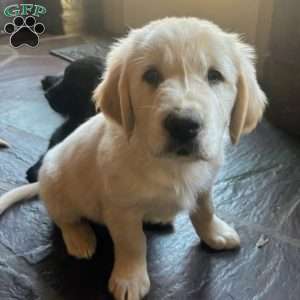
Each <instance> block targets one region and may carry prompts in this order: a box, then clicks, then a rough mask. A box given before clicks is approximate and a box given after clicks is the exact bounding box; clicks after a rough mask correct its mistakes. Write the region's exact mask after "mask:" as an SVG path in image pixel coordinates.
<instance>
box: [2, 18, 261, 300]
mask: <svg viewBox="0 0 300 300" xmlns="http://www.w3.org/2000/svg"><path fill="white" fill-rule="evenodd" d="M253 56H254V55H253V49H252V48H251V47H250V46H248V45H246V44H244V43H242V42H241V41H240V40H239V39H238V37H237V35H235V34H230V33H225V32H224V31H222V30H221V29H220V28H219V27H218V26H216V25H214V24H212V23H210V22H208V21H203V20H199V19H196V18H166V19H162V20H158V21H154V22H151V23H150V24H149V25H147V26H145V27H143V28H140V29H136V30H132V31H130V33H129V34H128V36H127V37H125V38H124V39H121V40H120V41H119V42H118V43H117V44H116V45H114V46H113V48H112V49H111V51H110V53H109V55H108V58H107V64H106V72H105V74H104V78H103V82H102V83H101V84H100V85H99V86H98V87H97V88H96V90H95V93H94V97H95V99H96V103H97V105H98V106H99V107H101V111H102V112H103V113H101V114H99V115H96V116H95V117H93V118H91V119H90V120H89V121H87V122H86V123H84V124H83V125H82V126H80V127H79V128H78V129H77V130H76V131H75V132H74V133H72V134H71V135H70V136H69V137H67V138H66V139H65V140H64V141H63V142H62V143H61V144H59V145H57V146H56V147H55V148H54V149H52V150H50V151H49V152H48V153H47V155H46V157H45V159H44V162H43V165H42V168H41V170H40V173H39V183H36V184H33V185H27V186H25V187H21V188H19V189H17V190H15V191H12V192H10V193H9V194H7V195H5V196H4V197H3V198H2V199H0V205H1V206H0V209H2V210H4V209H5V208H6V207H7V206H9V205H10V204H11V203H13V202H16V201H19V200H20V199H21V198H22V197H24V196H31V195H33V194H35V193H39V194H40V196H41V198H42V199H43V200H44V203H45V205H46V207H47V209H48V212H49V215H50V216H51V218H52V219H53V220H54V222H55V223H56V224H57V225H58V226H59V227H60V229H61V231H62V235H63V238H64V242H65V244H66V247H67V250H68V252H69V253H70V254H71V255H74V256H76V257H79V258H89V257H91V256H92V255H93V253H94V251H95V247H96V236H95V233H94V232H93V230H92V228H91V227H90V225H89V224H88V223H87V222H85V221H83V220H84V219H89V220H93V221H95V222H98V223H102V224H105V225H106V226H107V228H108V229H109V232H110V234H111V237H112V239H113V242H114V251H115V263H114V267H113V272H112V275H111V278H110V281H109V289H110V291H111V292H112V293H113V295H114V297H115V299H117V300H125V299H127V300H137V299H141V298H142V297H143V296H144V295H146V294H147V292H148V291H149V288H150V282H149V277H148V273H147V262H146V240H145V236H144V233H143V228H142V224H143V222H144V221H150V222H168V221H170V220H172V219H173V218H174V217H175V216H176V214H177V213H178V212H180V211H184V210H185V211H187V212H188V213H189V214H190V216H191V221H192V223H193V225H194V227H195V231H196V232H197V234H198V235H199V237H200V238H201V239H202V240H203V241H204V242H205V243H207V244H208V245H209V246H210V247H211V248H214V249H232V248H236V247H238V246H239V244H240V239H239V236H238V234H237V233H236V231H235V230H234V229H233V228H231V227H230V226H229V225H227V224H226V223H225V222H224V221H222V220H221V219H220V218H218V217H217V216H216V215H215V213H214V209H213V204H212V187H213V183H214V180H215V178H216V175H217V173H218V169H219V168H220V166H221V165H222V162H223V156H224V146H225V143H226V140H228V138H227V137H229V136H230V138H231V141H232V142H233V143H236V142H238V140H239V138H240V136H241V134H243V133H247V132H250V131H251V130H253V129H254V128H255V127H256V125H257V122H258V121H259V120H260V118H261V116H262V114H263V111H264V107H265V104H266V98H265V95H264V93H263V92H262V90H261V89H260V87H259V86H258V83H257V80H256V74H255V68H254V65H253Z"/></svg>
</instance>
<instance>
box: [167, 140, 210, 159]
mask: <svg viewBox="0 0 300 300" xmlns="http://www.w3.org/2000/svg"><path fill="white" fill-rule="evenodd" d="M166 154H167V156H168V157H170V158H173V159H174V158H175V159H180V160H187V161H197V160H205V161H207V160H208V159H209V158H208V156H207V154H206V152H205V151H204V150H203V149H202V147H201V145H199V143H197V142H190V143H186V144H183V145H176V144H174V143H170V144H169V145H168V147H167V150H166Z"/></svg>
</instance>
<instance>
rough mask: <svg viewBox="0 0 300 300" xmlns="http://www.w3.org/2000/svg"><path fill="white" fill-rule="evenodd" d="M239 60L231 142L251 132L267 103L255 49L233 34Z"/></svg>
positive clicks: (235, 141)
mask: <svg viewBox="0 0 300 300" xmlns="http://www.w3.org/2000/svg"><path fill="white" fill-rule="evenodd" d="M232 37H233V38H234V41H235V44H236V46H237V47H236V51H237V56H238V57H237V60H238V62H237V63H238V68H239V71H238V72H239V74H238V81H237V89H238V92H237V99H236V101H235V104H234V107H233V109H232V112H231V121H230V127H229V129H230V137H231V142H232V143H233V144H236V143H238V142H239V139H240V136H241V135H242V134H245V133H249V132H251V131H252V130H253V129H254V128H255V127H256V125H257V123H258V122H259V121H260V119H261V118H262V115H263V112H264V109H265V106H266V104H267V100H266V96H265V94H264V92H263V91H262V90H261V88H260V87H259V85H258V82H257V78H256V71H255V67H254V59H255V55H254V49H253V48H252V47H251V46H249V45H246V44H244V43H242V42H240V41H239V39H238V37H237V36H235V35H232Z"/></svg>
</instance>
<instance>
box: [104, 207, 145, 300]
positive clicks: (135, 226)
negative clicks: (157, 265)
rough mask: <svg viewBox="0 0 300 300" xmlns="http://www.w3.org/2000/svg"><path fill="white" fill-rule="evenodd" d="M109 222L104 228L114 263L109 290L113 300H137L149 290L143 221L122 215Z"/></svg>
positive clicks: (112, 217)
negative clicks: (111, 246)
mask: <svg viewBox="0 0 300 300" xmlns="http://www.w3.org/2000/svg"><path fill="white" fill-rule="evenodd" d="M120 214H121V216H120ZM110 219H111V220H110V221H109V222H108V224H106V225H107V226H108V229H109V231H110V234H111V237H112V239H113V243H114V253H115V263H114V268H113V272H112V275H111V277H110V280H109V289H110V291H111V292H112V293H113V295H114V297H115V299H116V300H139V299H141V298H143V297H144V296H145V295H146V294H147V293H148V291H149V288H150V280H149V277H148V273H147V262H146V238H145V235H144V232H143V225H142V220H141V219H137V216H136V215H132V214H130V215H129V214H128V215H126V214H124V213H123V212H121V213H120V212H119V213H118V214H117V215H115V216H111V217H110Z"/></svg>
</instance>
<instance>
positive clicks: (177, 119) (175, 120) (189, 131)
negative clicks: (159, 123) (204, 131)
mask: <svg viewBox="0 0 300 300" xmlns="http://www.w3.org/2000/svg"><path fill="white" fill-rule="evenodd" d="M164 125H165V128H166V129H167V131H168V132H169V134H170V136H171V137H172V138H173V139H174V140H175V141H176V142H178V143H180V144H183V143H187V142H189V141H191V140H193V139H194V138H195V137H196V136H197V134H198V131H199V129H200V124H199V122H198V121H196V120H193V119H192V118H189V117H187V116H186V117H182V116H178V115H176V114H169V115H168V116H167V117H166V119H165V124H164Z"/></svg>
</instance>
